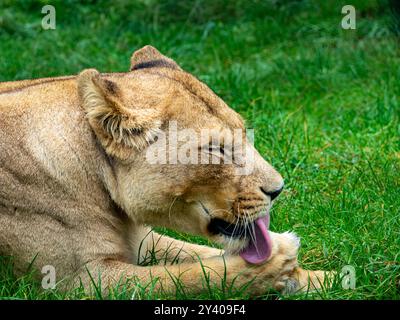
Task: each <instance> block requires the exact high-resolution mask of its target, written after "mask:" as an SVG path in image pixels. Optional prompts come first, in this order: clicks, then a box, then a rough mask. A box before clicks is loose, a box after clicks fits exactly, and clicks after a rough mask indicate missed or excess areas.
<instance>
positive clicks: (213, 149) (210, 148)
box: [208, 145, 225, 155]
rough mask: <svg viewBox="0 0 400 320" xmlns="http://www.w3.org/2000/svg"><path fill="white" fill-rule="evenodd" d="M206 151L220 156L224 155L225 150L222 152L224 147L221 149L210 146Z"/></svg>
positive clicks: (220, 147)
mask: <svg viewBox="0 0 400 320" xmlns="http://www.w3.org/2000/svg"><path fill="white" fill-rule="evenodd" d="M208 151H209V152H210V153H214V152H219V153H221V154H222V155H224V154H225V150H224V147H223V146H213V145H211V146H209V147H208Z"/></svg>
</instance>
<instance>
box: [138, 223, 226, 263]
mask: <svg viewBox="0 0 400 320" xmlns="http://www.w3.org/2000/svg"><path fill="white" fill-rule="evenodd" d="M133 242H134V243H136V245H135V246H134V249H133V250H134V251H135V252H134V255H135V258H136V259H135V261H134V262H135V263H138V264H139V263H146V262H149V263H156V264H157V263H160V264H165V263H167V262H169V263H171V262H173V263H180V262H194V261H197V260H198V259H199V258H200V259H206V258H211V257H214V256H221V255H222V254H223V253H224V251H223V250H221V249H217V248H211V247H208V246H204V245H198V244H193V243H189V242H185V241H181V240H177V239H174V238H171V237H168V236H166V235H160V234H158V233H157V232H154V231H151V229H150V228H143V229H142V230H141V231H140V232H138V233H137V236H136V239H135V241H133Z"/></svg>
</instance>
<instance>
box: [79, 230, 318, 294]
mask: <svg viewBox="0 0 400 320" xmlns="http://www.w3.org/2000/svg"><path fill="white" fill-rule="evenodd" d="M273 237H274V246H273V251H272V257H271V258H270V259H269V260H268V261H267V262H266V263H265V264H263V265H259V266H255V265H249V264H248V263H246V262H245V261H244V260H243V259H242V258H241V257H239V256H226V257H225V256H216V257H212V258H206V259H204V260H202V261H196V262H184V263H179V264H174V265H167V266H160V265H156V266H147V267H144V266H137V265H131V264H128V263H125V262H122V261H118V260H113V259H107V260H100V261H93V262H91V263H89V264H87V266H86V268H87V271H89V272H90V274H91V276H90V277H89V276H88V273H87V271H86V270H85V271H83V272H82V273H81V274H80V276H79V279H81V280H82V283H83V284H84V285H85V286H90V284H91V282H92V281H93V279H101V283H102V287H103V289H105V288H107V287H110V286H111V287H115V286H116V284H118V283H119V284H125V280H128V279H132V280H134V281H133V282H131V285H132V287H135V286H136V285H137V283H135V281H139V282H140V284H141V285H142V286H145V285H147V284H150V283H152V282H153V281H154V282H153V286H152V285H150V286H149V288H151V287H152V288H156V290H157V289H162V290H163V291H166V292H174V291H175V290H176V288H177V283H179V286H182V287H183V288H184V290H186V292H187V293H199V292H201V291H205V290H207V286H208V285H210V286H214V285H215V286H219V287H221V286H222V284H224V283H225V284H226V285H227V286H231V285H234V287H236V288H240V287H242V286H244V285H248V284H249V283H250V285H249V286H248V288H247V289H246V290H248V292H249V293H250V294H252V295H258V294H263V293H265V292H266V291H267V290H268V289H271V288H274V289H277V290H285V286H283V287H282V283H287V284H291V283H290V282H288V281H287V280H288V277H287V275H292V274H294V273H296V272H298V273H299V274H302V272H303V271H301V269H297V267H298V264H297V252H298V241H297V239H296V238H295V237H294V236H293V235H291V234H273ZM206 278H207V279H206ZM293 279H294V280H296V278H293ZM322 280H323V279H322ZM207 282H208V285H207V284H206V283H207ZM298 287H299V286H296V288H298Z"/></svg>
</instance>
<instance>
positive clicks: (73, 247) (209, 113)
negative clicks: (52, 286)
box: [0, 46, 323, 294]
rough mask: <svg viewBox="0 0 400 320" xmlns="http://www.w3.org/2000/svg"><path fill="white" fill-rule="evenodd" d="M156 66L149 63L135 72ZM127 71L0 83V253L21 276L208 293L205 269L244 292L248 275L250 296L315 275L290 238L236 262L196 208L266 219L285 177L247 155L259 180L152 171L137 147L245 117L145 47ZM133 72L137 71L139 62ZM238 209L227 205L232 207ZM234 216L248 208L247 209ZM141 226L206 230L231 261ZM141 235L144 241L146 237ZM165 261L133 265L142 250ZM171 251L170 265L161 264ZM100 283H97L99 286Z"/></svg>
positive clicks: (200, 168) (229, 168)
mask: <svg viewBox="0 0 400 320" xmlns="http://www.w3.org/2000/svg"><path fill="white" fill-rule="evenodd" d="M154 60H157V61H162V63H161V64H160V65H158V66H156V67H149V68H139V67H138V66H140V64H142V65H143V63H149V62H151V61H154ZM131 61H132V70H133V71H131V72H128V73H122V74H121V73H120V74H100V73H99V72H98V71H96V70H94V69H89V70H85V71H83V72H82V73H80V75H79V76H78V77H73V76H71V77H62V78H48V79H37V80H26V81H18V82H8V83H7V82H6V83H0V150H1V152H0V254H2V255H11V256H13V257H14V258H15V268H16V272H24V271H25V270H26V267H27V265H28V264H29V263H30V262H31V261H33V259H34V266H35V267H36V268H37V269H39V270H40V269H41V268H42V267H43V266H44V265H53V266H54V267H55V268H56V272H57V280H61V279H64V278H67V277H72V278H73V279H74V280H75V281H78V279H80V280H82V281H83V283H84V285H86V286H89V284H90V280H89V277H88V274H87V270H89V271H90V272H91V273H94V274H96V272H100V274H101V278H102V283H103V285H106V286H107V285H114V284H116V283H117V282H118V280H120V279H121V277H123V278H126V279H128V278H132V277H137V278H139V279H140V280H142V281H144V282H148V281H150V280H151V278H152V277H158V278H159V279H160V281H159V286H162V288H163V289H166V290H168V291H170V290H173V288H174V282H173V280H172V279H171V275H175V276H177V277H178V276H180V277H181V280H182V281H183V283H184V284H185V285H186V286H187V288H188V289H189V290H191V291H193V292H199V291H201V290H203V287H202V274H203V271H202V270H201V265H200V263H199V261H198V260H197V255H198V256H199V257H200V258H201V259H202V263H203V265H204V266H206V267H207V268H209V270H212V271H211V278H210V279H211V281H212V282H214V283H215V284H220V282H221V281H220V276H222V275H223V274H224V271H225V268H226V271H227V280H228V281H233V279H235V278H237V279H236V281H235V283H236V285H238V286H240V285H241V284H244V283H246V282H248V281H249V280H251V279H252V278H254V277H257V279H258V280H257V281H254V282H253V283H252V285H251V286H250V287H249V289H248V290H250V292H251V293H253V294H258V293H262V292H264V291H265V290H266V289H268V288H276V289H279V290H285V288H286V289H287V287H288V285H287V284H288V283H291V287H293V281H294V282H295V283H296V285H295V286H294V287H295V289H296V290H297V289H298V288H299V287H304V286H306V285H307V281H308V279H309V278H311V280H312V282H313V283H314V285H315V286H316V287H318V286H319V284H318V281H323V275H322V274H321V273H313V272H311V273H308V272H306V271H303V270H302V269H300V268H299V267H298V264H297V250H298V239H297V238H296V237H295V236H293V235H292V234H288V233H285V234H276V233H271V234H272V237H273V241H274V248H273V255H272V257H271V259H270V260H269V261H268V262H267V263H265V264H264V265H261V266H251V265H248V264H247V263H246V262H245V261H244V260H243V259H242V258H240V257H239V256H237V255H236V254H235V253H236V252H237V250H238V249H240V248H242V247H243V246H244V245H245V243H244V242H243V241H244V240H243V241H242V240H233V241H229V240H230V239H225V238H224V237H223V236H220V235H217V236H216V235H212V234H210V233H209V231H208V229H207V225H208V223H209V219H210V217H208V216H207V215H206V214H205V213H204V210H203V209H202V208H201V206H200V205H199V203H200V202H201V203H203V204H204V205H205V206H206V207H207V208H208V209H209V210H210V213H211V215H213V216H214V217H219V218H223V219H225V220H226V221H231V222H232V221H234V220H235V217H241V216H243V215H247V216H248V217H249V219H254V218H256V217H258V216H260V215H261V214H263V212H265V210H269V208H270V206H271V200H270V198H269V197H268V196H266V195H264V194H263V193H262V192H261V191H260V187H263V188H264V189H265V190H268V191H269V192H272V191H274V190H277V189H279V188H280V187H281V186H282V183H283V181H282V178H281V176H280V175H279V174H278V173H277V172H276V171H275V170H274V169H273V168H272V167H271V166H270V165H269V164H268V163H267V162H266V161H265V160H263V158H262V157H261V156H260V155H259V154H258V153H256V161H255V168H254V172H253V173H252V174H250V175H247V176H240V175H237V174H236V170H237V168H236V167H235V165H218V166H210V165H182V164H175V165H172V164H165V165H161V164H160V165H154V164H153V165H151V164H149V163H148V162H147V161H146V159H145V150H146V148H147V147H148V145H151V144H152V143H153V142H154V139H155V136H156V135H157V134H158V132H159V131H160V130H162V129H165V124H166V123H167V122H168V121H171V120H175V121H177V123H178V124H179V126H180V128H191V129H194V130H195V131H196V132H199V131H200V130H201V129H203V128H210V129H218V130H224V129H228V130H233V129H235V128H244V124H243V121H242V119H241V117H240V116H239V115H238V114H237V113H235V112H234V111H233V110H232V109H230V108H229V107H228V106H227V105H226V104H225V103H224V102H223V101H222V100H221V99H220V98H219V97H218V96H217V95H215V94H214V93H213V92H212V91H211V90H210V89H209V88H208V87H207V86H206V85H205V84H203V83H201V82H200V81H198V80H197V79H196V78H194V77H193V76H191V75H190V74H188V73H186V72H184V71H183V70H182V69H181V68H180V67H179V66H178V65H177V64H176V63H175V62H174V61H173V60H171V59H169V58H166V57H165V56H163V55H161V54H160V53H159V52H158V51H157V50H156V49H154V48H153V47H150V46H146V47H144V48H142V49H141V50H138V51H137V52H135V53H134V55H133V56H132V60H131ZM135 66H136V67H137V69H136V67H135ZM232 203H234V205H232ZM243 208H246V210H245V209H243ZM148 226H165V227H169V228H172V229H175V230H178V231H183V232H188V233H192V234H198V235H203V236H206V237H209V238H210V239H212V240H214V241H216V242H218V243H220V244H222V245H225V246H226V248H227V249H228V251H229V252H231V253H232V254H229V252H227V253H225V255H224V256H222V253H223V252H222V251H220V250H218V249H213V248H208V247H205V246H200V245H194V244H189V243H186V242H182V241H178V240H174V239H172V238H169V237H166V236H160V235H158V234H157V233H155V232H152V231H151V229H150V228H149V227H148ZM143 239H144V240H143ZM153 249H155V252H156V253H157V256H158V258H160V259H165V260H174V259H176V258H177V257H178V260H179V262H180V263H179V264H175V265H170V266H148V267H144V266H140V265H138V263H140V262H142V261H143V260H144V259H145V256H146V255H147V254H148V253H149V250H153ZM168 255H170V256H168ZM96 277H97V276H96V275H95V276H94V278H96Z"/></svg>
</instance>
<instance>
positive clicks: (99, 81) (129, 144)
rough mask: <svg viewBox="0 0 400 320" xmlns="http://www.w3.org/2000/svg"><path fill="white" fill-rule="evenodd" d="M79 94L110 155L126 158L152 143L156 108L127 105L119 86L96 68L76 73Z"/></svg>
mask: <svg viewBox="0 0 400 320" xmlns="http://www.w3.org/2000/svg"><path fill="white" fill-rule="evenodd" d="M78 94H79V98H80V100H81V103H82V106H83V107H84V109H85V111H86V115H87V118H88V120H89V123H90V125H91V127H92V129H93V130H94V132H95V134H96V135H97V137H98V139H99V141H100V142H101V144H102V145H103V147H104V149H105V150H106V152H107V153H108V154H110V155H112V156H115V157H118V158H121V159H126V158H128V157H129V155H131V153H132V152H134V151H135V150H141V149H143V148H144V147H146V146H147V145H148V144H149V143H151V142H152V141H153V140H154V138H155V136H156V135H157V133H158V132H159V128H160V126H161V121H160V120H158V119H159V113H158V111H157V110H155V109H148V108H135V107H134V106H133V107H127V106H126V105H125V103H124V99H123V94H122V91H121V89H120V88H119V86H118V85H117V84H116V83H115V82H113V81H110V80H107V79H104V78H103V77H102V76H101V75H100V73H99V72H98V71H97V70H95V69H87V70H84V71H82V72H81V73H80V74H79V76H78Z"/></svg>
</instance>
